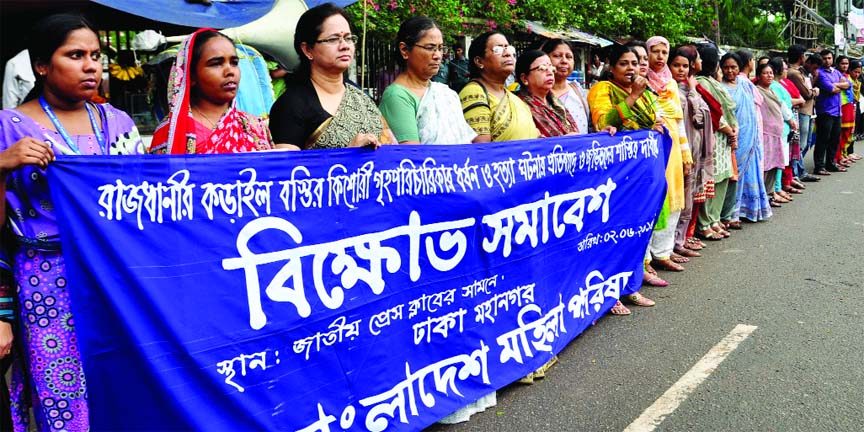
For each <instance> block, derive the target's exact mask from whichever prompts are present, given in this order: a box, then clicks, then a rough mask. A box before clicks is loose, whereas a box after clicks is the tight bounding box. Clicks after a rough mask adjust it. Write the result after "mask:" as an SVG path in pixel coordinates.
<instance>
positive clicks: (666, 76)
mask: <svg viewBox="0 0 864 432" xmlns="http://www.w3.org/2000/svg"><path fill="white" fill-rule="evenodd" d="M645 45H646V47H647V48H648V86H649V87H651V89H652V90H654V92H655V93H656V94H657V102H658V103H657V105H658V114H659V115H660V117H661V118H663V121H664V123H665V125H666V128H667V129H669V135H670V136H671V137H672V150H671V151H670V152H669V163H668V164H667V165H666V182H667V185H668V189H667V192H666V199H667V204H668V206H669V217H668V219H667V221H666V228H664V229H661V230H657V231H654V235H653V236H652V238H651V247H650V253H651V255H652V257H653V259H654V260H653V261H652V262H651V266H652V267H654V268H659V269H663V270H671V271H683V270H684V267H682V266H681V264H679V262H686V261H687V259H686V257H677V258H676V260H675V261H673V259H672V251H673V249H674V247H675V230H676V228H677V226H678V218H679V217H680V216H681V210H683V209H684V205H685V200H684V176H685V175H687V174H689V173H690V167H691V166H692V164H693V158H692V157H691V154H690V146H689V143H688V141H687V132H686V130H685V129H684V123H683V122H682V120H683V119H684V112H683V109H682V107H681V99H680V97H679V94H678V83H677V82H675V80H674V79H672V72H670V71H669V66H668V65H667V61H668V60H669V49H670V45H669V41H667V40H666V38H664V37H662V36H654V37H652V38H650V39H648V41H647V42H645ZM676 261H679V262H676Z"/></svg>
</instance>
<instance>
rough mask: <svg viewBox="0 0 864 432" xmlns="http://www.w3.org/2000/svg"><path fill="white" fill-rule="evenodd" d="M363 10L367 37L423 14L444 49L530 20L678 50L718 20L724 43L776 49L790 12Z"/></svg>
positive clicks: (769, 5) (662, 7)
mask: <svg viewBox="0 0 864 432" xmlns="http://www.w3.org/2000/svg"><path fill="white" fill-rule="evenodd" d="M364 1H365V3H364ZM364 4H365V5H366V7H367V13H368V21H367V26H368V31H369V32H371V33H373V34H376V35H378V36H382V37H387V38H389V37H393V36H394V35H395V34H396V32H397V31H398V30H399V24H400V23H401V22H402V21H403V20H405V19H408V18H410V17H412V16H417V15H426V16H428V17H430V18H433V19H435V20H436V21H438V23H439V24H440V25H441V28H442V32H443V33H444V38H445V41H446V42H448V43H449V42H452V41H453V40H454V39H455V38H456V37H458V36H460V35H463V34H472V35H474V34H479V33H481V32H483V31H486V30H488V29H490V28H498V29H504V30H506V29H509V28H511V27H512V26H513V25H514V24H516V23H518V22H519V20H522V19H529V20H533V21H541V22H543V23H544V25H545V26H546V27H548V28H552V29H554V28H563V27H568V26H572V27H576V28H578V29H580V30H584V31H587V32H591V33H595V34H597V35H599V36H603V37H606V38H627V37H631V38H637V39H642V40H644V39H647V38H649V37H651V36H653V35H662V36H665V37H666V38H667V39H669V40H670V41H671V42H672V43H673V44H677V43H681V42H683V41H684V38H685V37H687V36H696V37H698V36H703V35H704V36H707V37H709V38H712V39H713V37H714V34H715V29H716V27H715V26H716V23H717V21H718V18H719V23H720V31H721V36H722V38H723V40H722V42H724V43H733V42H734V44H735V45H745V46H757V47H758V46H777V45H778V44H781V43H782V37H781V36H780V31H781V30H782V29H783V27H784V26H785V24H786V20H787V14H788V13H789V10H790V9H789V1H788V0H652V1H644V2H640V1H624V0H488V1H484V2H480V1H467V0H360V1H359V2H358V3H355V4H353V5H351V6H349V7H348V8H347V9H346V10H347V11H348V13H349V14H350V15H351V17H352V19H353V23H354V25H355V26H356V27H357V28H360V27H361V26H362V22H363V7H364ZM715 7H716V8H715ZM718 12H719V14H718ZM718 15H719V16H718Z"/></svg>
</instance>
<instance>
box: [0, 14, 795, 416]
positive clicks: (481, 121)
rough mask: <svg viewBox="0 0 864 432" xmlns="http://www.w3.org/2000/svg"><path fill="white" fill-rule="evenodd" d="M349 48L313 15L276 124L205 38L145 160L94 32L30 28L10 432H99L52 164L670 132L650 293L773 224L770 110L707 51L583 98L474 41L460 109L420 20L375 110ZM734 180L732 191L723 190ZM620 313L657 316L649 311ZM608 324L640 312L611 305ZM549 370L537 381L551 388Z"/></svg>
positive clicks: (681, 54) (7, 113) (8, 332)
mask: <svg viewBox="0 0 864 432" xmlns="http://www.w3.org/2000/svg"><path fill="white" fill-rule="evenodd" d="M356 42H357V37H356V36H355V35H353V33H352V31H351V26H350V23H349V20H348V17H347V15H346V14H345V12H344V11H343V10H342V9H340V8H338V7H336V6H334V5H332V4H324V5H321V6H318V7H315V8H312V9H310V10H308V11H307V12H306V13H304V14H303V16H302V17H301V18H300V20H299V22H298V24H297V28H296V33H295V38H294V48H295V50H296V51H297V53H298V55H299V57H300V67H299V69H298V71H297V72H296V73H295V79H294V80H292V81H291V82H290V83H289V84H288V86H287V88H286V91H285V92H284V94H283V95H282V96H281V97H280V98H279V99H278V100H277V101H276V103H275V104H274V106H273V107H272V109H271V113H270V119H269V124H268V122H266V121H264V120H262V119H260V118H257V117H255V116H251V115H249V114H246V113H244V112H241V111H239V110H237V109H236V108H235V103H234V100H235V97H236V95H237V89H238V87H239V81H240V78H241V77H240V71H239V68H238V67H237V64H238V61H239V59H238V56H237V52H236V50H235V48H234V44H233V42H232V41H231V40H230V39H229V38H227V37H226V36H224V35H222V34H221V33H218V32H216V31H214V30H210V29H202V30H199V31H197V32H195V33H194V34H192V35H191V36H189V37H188V38H187V39H186V40H185V41H184V42H183V44H182V45H181V47H180V50H179V52H178V55H177V59H176V62H175V64H174V66H173V68H172V70H171V75H170V83H169V102H170V107H171V112H170V115H169V117H168V118H167V119H166V121H165V122H164V123H163V124H162V125H160V127H159V128H158V129H157V130H156V132H155V133H154V137H153V141H152V143H151V145H150V147H149V148H148V149H145V148H144V146H143V144H142V141H141V139H140V137H139V135H138V132H137V130H136V129H135V126H134V123H133V122H132V120H131V119H130V118H129V116H128V115H126V114H125V113H123V112H122V111H119V110H117V109H114V108H112V107H111V106H110V105H107V104H105V105H95V104H92V103H90V102H88V101H89V100H90V99H91V98H92V97H93V95H94V94H95V93H96V91H97V88H98V84H99V81H98V80H99V77H101V72H102V71H101V67H102V66H101V63H100V62H99V56H100V52H101V51H100V46H99V39H98V37H97V34H96V32H95V31H94V30H93V28H92V27H91V26H90V24H88V23H87V22H86V21H84V20H83V19H82V18H80V17H77V16H73V15H56V16H51V17H48V18H46V19H45V20H43V21H41V22H40V23H38V24H37V25H36V26H35V27H34V30H33V35H32V36H31V41H30V45H29V49H30V53H31V58H32V62H33V68H34V71H35V72H36V75H37V85H36V87H35V88H34V90H33V92H32V93H31V95H30V97H29V98H28V101H27V102H25V103H24V104H22V105H21V106H19V107H17V108H15V109H10V110H4V111H2V112H0V174H2V175H0V192H2V193H3V194H4V196H5V204H6V206H0V220H3V221H6V220H7V216H8V223H7V224H6V225H7V228H8V231H9V232H11V236H12V240H10V241H4V246H8V245H10V244H11V245H12V247H10V248H8V249H10V250H11V255H12V256H11V263H12V266H11V267H12V276H13V279H14V281H13V283H14V284H16V285H17V287H18V293H17V298H15V299H14V302H11V301H7V302H4V300H13V299H11V297H13V296H14V295H13V294H12V293H10V292H0V320H5V321H4V322H3V323H0V356H8V355H9V354H10V351H12V350H11V347H12V327H11V325H10V324H9V323H11V322H13V321H14V322H17V326H18V331H17V332H16V334H15V339H16V342H15V343H16V347H20V348H16V349H15V350H14V351H12V352H13V353H14V355H13V356H12V357H13V381H12V385H11V390H12V401H13V402H12V420H13V422H14V427H15V430H18V431H23V430H26V428H27V426H28V422H29V420H30V417H29V415H28V409H29V408H30V407H31V406H32V407H33V408H34V409H33V417H34V418H35V420H36V422H37V426H38V428H39V429H40V430H87V429H88V415H89V413H88V409H87V403H86V400H87V396H86V381H85V377H84V374H83V369H82V367H81V358H80V354H79V352H78V348H77V345H76V337H75V330H74V319H73V315H72V311H71V308H70V305H69V295H68V292H67V290H66V279H65V271H66V269H65V266H64V260H63V255H62V252H61V250H60V246H59V232H58V228H57V222H56V214H55V212H54V209H53V206H52V205H51V198H50V195H49V193H48V189H47V182H46V179H45V176H46V168H47V165H48V164H49V163H50V162H51V161H52V160H53V159H54V156H55V155H56V154H57V153H58V152H59V153H62V154H87V155H121V154H140V153H144V152H148V151H149V152H150V153H154V154H175V155H176V154H195V153H199V154H213V153H235V152H247V151H266V150H277V149H278V150H306V149H326V148H343V147H370V148H375V147H378V146H380V145H382V144H395V143H403V144H418V143H419V144H427V143H435V144H469V143H481V142H491V141H511V140H520V139H533V138H540V137H551V136H561V135H574V134H585V133H589V132H593V131H605V132H606V133H609V134H614V133H616V131H617V130H636V129H656V130H658V131H664V130H668V131H669V133H670V135H671V136H672V138H673V147H672V153H671V155H670V158H669V164H668V166H667V172H666V174H667V175H666V177H667V183H668V186H669V187H668V194H667V197H666V199H665V201H664V204H663V208H662V211H660V218H659V219H658V221H657V223H656V226H655V231H654V234H653V236H652V239H651V242H650V246H649V248H648V250H647V251H646V253H645V262H644V266H645V278H644V282H645V283H646V284H648V285H655V286H664V285H667V283H666V282H665V281H663V280H662V279H661V278H660V277H659V276H658V275H657V272H656V270H655V267H658V268H661V269H665V270H675V271H678V270H682V269H683V268H682V267H681V266H680V263H681V262H683V261H686V260H687V259H689V258H692V257H697V256H699V253H698V252H696V250H698V249H701V248H702V247H704V243H702V242H701V241H700V240H698V239H697V238H696V237H701V238H703V239H709V240H717V239H719V238H722V236H728V235H729V234H728V231H727V228H728V227H729V226H730V225H731V226H732V227H733V228H734V224H735V223H736V222H737V221H738V219H739V217H745V218H748V219H752V220H759V219H762V218H765V217H768V216H770V212H771V209H770V207H769V204H768V200H767V198H764V197H765V194H764V193H763V192H764V191H765V179H767V176H763V175H762V166H763V163H762V159H761V158H762V153H761V151H758V150H759V149H760V148H761V142H762V136H761V135H760V132H759V131H760V129H759V128H758V127H757V122H756V119H757V117H758V116H759V115H760V114H759V112H758V111H757V107H758V106H759V105H758V103H754V100H755V99H757V98H760V97H761V96H760V95H761V94H762V93H761V92H759V91H756V90H755V88H754V87H753V85H752V84H751V83H750V82H749V81H748V80H746V79H737V74H738V71H737V68H733V67H732V66H733V65H731V64H730V66H729V68H728V69H729V70H728V72H729V74H730V80H727V79H725V73H726V72H727V65H726V59H727V58H726V57H724V60H723V62H724V63H723V65H724V83H720V82H719V81H718V79H717V76H716V75H715V73H716V70H717V66H718V59H717V52H716V50H713V49H712V48H709V47H702V48H700V49H699V50H698V52H697V50H696V49H694V48H692V47H681V48H678V49H676V50H674V51H672V54H671V55H670V48H671V47H670V45H669V43H668V41H666V40H665V39H663V38H662V37H655V38H651V39H649V41H648V42H647V44H641V43H635V44H631V45H630V46H626V47H615V48H613V49H612V52H611V55H610V58H609V63H608V64H609V65H610V66H609V68H610V69H609V72H610V74H609V77H608V80H607V81H603V82H601V83H598V84H597V85H595V86H594V87H592V89H591V91H590V93H589V94H588V95H587V97H586V95H584V94H583V91H582V89H581V87H579V86H578V85H572V84H570V83H568V82H567V80H566V78H567V77H568V76H569V75H570V74H571V72H572V71H573V68H574V51H573V49H572V47H570V45H569V44H568V43H566V42H564V41H561V40H551V41H547V42H546V43H544V44H543V45H542V46H540V47H539V50H529V51H527V52H525V53H523V54H522V55H521V56H520V57H519V58H518V59H517V58H516V57H515V50H514V48H513V47H512V46H510V44H509V43H508V41H507V38H506V37H505V36H504V35H503V34H501V33H499V32H495V31H492V32H487V33H484V34H482V35H480V36H479V37H477V38H476V39H474V40H473V42H472V44H471V46H470V48H469V51H468V58H469V62H470V63H469V68H470V75H471V78H472V79H471V81H470V82H469V83H468V84H467V85H466V86H465V87H464V88H463V89H462V91H461V92H460V93H459V94H458V95H457V94H456V93H455V92H453V91H452V90H450V89H449V88H448V87H447V86H444V85H442V84H438V83H435V82H432V81H431V78H432V77H433V76H434V75H435V74H436V73H437V72H438V69H439V67H440V63H441V60H442V55H443V47H444V45H443V43H444V42H443V35H442V33H441V31H440V29H439V28H438V26H437V24H436V23H435V22H434V21H432V20H431V19H428V18H425V17H416V18H412V19H409V20H407V21H406V22H404V23H403V24H402V26H401V28H400V30H399V33H398V38H397V42H398V50H399V54H400V57H401V59H402V61H403V68H402V70H403V72H402V73H401V74H400V75H399V76H398V77H397V79H396V80H395V82H394V83H393V84H392V85H391V86H389V87H388V88H387V89H386V90H385V91H384V93H383V95H382V98H381V104H380V107H378V106H376V105H375V104H374V103H373V102H372V100H371V99H370V98H368V97H367V96H366V95H365V94H364V93H362V92H361V91H360V90H359V89H357V88H356V87H355V86H354V85H352V84H351V83H350V82H348V81H346V80H345V79H344V73H345V71H346V70H347V69H348V67H349V65H350V64H351V62H352V60H353V58H354V53H355V44H356ZM700 57H701V58H700ZM731 58H732V60H733V61H734V60H735V58H734V57H731ZM668 65H671V66H672V69H671V70H670V68H669V66H668ZM736 65H737V63H736ZM514 73H515V77H516V80H517V81H518V83H519V85H520V90H519V91H518V93H516V94H514V93H512V92H511V91H509V90H508V89H507V87H506V86H505V82H506V81H507V78H508V77H509V76H510V75H511V74H514ZM695 75H699V76H698V77H694V76H695ZM760 100H761V99H760ZM772 112H773V111H772ZM769 114H770V112H769V113H768V114H765V115H769ZM783 115H784V116H785V115H786V114H785V112H784V114H783ZM784 118H786V117H784ZM775 132H778V131H777V130H775V129H771V133H775ZM778 133H779V132H778ZM772 136H773V135H772ZM773 156H774V155H773V154H772V157H773ZM772 160H773V159H772ZM772 168H773V165H772ZM735 179H737V180H738V183H737V186H730V184H729V183H730V180H735ZM763 198H764V199H763ZM6 208H8V209H9V210H10V213H9V214H8V215H7V214H6V213H5V211H6ZM647 210H651V209H647ZM0 262H2V260H0ZM0 286H2V283H0ZM4 295H5V298H3V296H4ZM623 300H624V301H626V302H629V303H631V304H633V305H637V306H653V305H654V301H653V300H651V299H649V298H647V297H645V296H644V295H642V294H640V293H635V294H633V295H630V296H628V297H626V298H625V299H623ZM11 303H16V304H17V305H18V307H17V310H16V314H15V315H14V316H12V315H11V314H8V313H5V312H4V310H2V306H3V305H5V304H11ZM612 313H614V314H629V313H630V311H629V309H628V308H627V307H626V306H625V305H624V304H623V303H621V302H618V304H616V305H615V307H614V308H613V309H612ZM544 369H545V367H544V368H541V369H540V370H538V371H537V372H535V373H533V374H531V375H529V376H528V377H526V380H528V381H531V380H532V379H533V378H536V377H542V376H543V372H544ZM491 404H494V394H492V395H490V397H487V398H484V400H481V401H479V402H478V403H477V404H474V405H472V406H471V407H468V408H466V410H468V411H465V410H460V412H457V413H455V414H454V416H455V417H454V416H451V417H452V418H454V419H455V420H454V421H457V420H459V419H460V418H462V417H464V416H467V415H470V411H471V410H478V409H483V408H484V407H486V406H489V405H491Z"/></svg>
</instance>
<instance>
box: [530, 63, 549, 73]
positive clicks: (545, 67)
mask: <svg viewBox="0 0 864 432" xmlns="http://www.w3.org/2000/svg"><path fill="white" fill-rule="evenodd" d="M528 70H529V71H530V72H534V71H536V70H539V71H540V72H554V71H555V66H552V63H546V64H542V65H540V66H536V67H533V68H531V69H528Z"/></svg>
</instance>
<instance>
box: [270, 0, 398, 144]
mask: <svg viewBox="0 0 864 432" xmlns="http://www.w3.org/2000/svg"><path fill="white" fill-rule="evenodd" d="M356 43H357V36H355V35H353V34H351V26H350V24H349V23H348V16H347V14H346V13H345V11H344V10H342V9H341V8H339V7H337V6H335V5H333V4H332V3H325V4H323V5H320V6H316V7H314V8H312V9H309V10H308V11H306V12H305V13H303V15H302V16H300V20H299V21H298V22H297V29H296V33H295V35H294V49H295V50H296V51H297V54H298V55H299V56H300V66H299V68H298V69H297V71H296V72H295V73H294V79H293V80H291V82H289V83H287V84H288V85H287V88H286V90H285V93H284V94H283V95H282V96H280V97H279V99H278V100H277V101H276V103H275V104H273V108H272V109H271V110H270V132H271V134H272V136H273V142H275V143H276V147H279V148H285V149H292V150H300V149H303V150H307V149H322V148H342V147H364V146H374V147H377V146H379V145H381V144H387V143H392V142H394V139H393V138H392V134H391V133H390V129H389V128H388V127H387V124H386V123H385V122H384V119H383V118H382V117H381V112H379V111H378V107H376V106H375V103H374V102H373V101H372V99H370V98H369V97H368V96H366V95H365V94H363V92H361V91H360V90H359V89H358V88H356V87H354V86H353V85H351V84H349V83H346V82H345V79H344V77H343V74H344V72H345V71H346V70H347V69H348V66H349V65H350V64H351V60H352V59H353V58H354V49H355V44H356Z"/></svg>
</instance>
